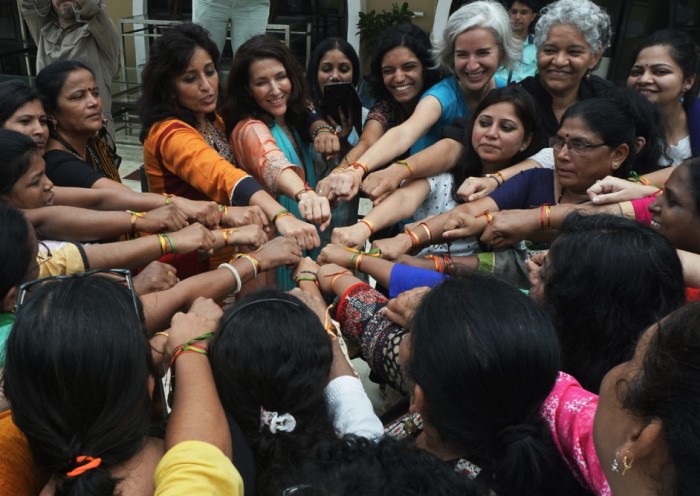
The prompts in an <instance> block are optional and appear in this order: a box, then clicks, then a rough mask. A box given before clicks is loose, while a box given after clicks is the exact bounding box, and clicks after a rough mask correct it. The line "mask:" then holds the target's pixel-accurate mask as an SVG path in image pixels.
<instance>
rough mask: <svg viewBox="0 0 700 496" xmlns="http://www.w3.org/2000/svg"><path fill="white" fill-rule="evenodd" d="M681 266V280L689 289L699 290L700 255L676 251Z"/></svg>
mask: <svg viewBox="0 0 700 496" xmlns="http://www.w3.org/2000/svg"><path fill="white" fill-rule="evenodd" d="M676 251H677V252H678V256H679V257H680V259H681V264H683V280H684V282H685V285H686V286H688V287H691V288H700V255H698V254H697V253H691V252H688V251H683V250H676Z"/></svg>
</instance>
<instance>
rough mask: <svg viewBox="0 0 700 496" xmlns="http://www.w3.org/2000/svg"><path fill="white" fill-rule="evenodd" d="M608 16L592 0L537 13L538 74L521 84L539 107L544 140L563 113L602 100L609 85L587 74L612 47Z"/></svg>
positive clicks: (565, 0) (563, 0)
mask: <svg viewBox="0 0 700 496" xmlns="http://www.w3.org/2000/svg"><path fill="white" fill-rule="evenodd" d="M611 37H612V29H611V27H610V16H608V14H607V12H605V10H603V9H602V8H600V7H599V6H598V5H596V4H595V3H593V2H591V1H590V0H559V1H558V2H555V3H553V4H551V5H549V6H548V7H546V8H545V9H543V10H542V12H541V13H540V19H539V21H538V22H537V26H536V27H535V45H536V46H537V72H538V73H537V75H535V76H531V77H529V78H526V79H524V80H522V81H521V82H520V84H521V86H522V87H523V88H525V89H526V90H527V91H528V92H530V94H531V95H532V96H534V97H535V101H537V103H538V105H539V107H540V119H541V121H542V126H543V128H544V130H545V132H546V134H547V136H554V134H555V133H556V131H557V129H558V128H559V120H560V119H561V116H562V115H563V114H564V112H565V111H566V109H568V108H569V107H570V106H571V105H573V104H574V103H576V102H577V101H579V100H585V99H587V98H593V97H600V96H605V95H604V94H605V92H606V91H607V90H609V89H610V88H611V87H612V86H613V85H612V83H610V82H608V81H606V80H604V79H602V78H600V77H598V76H594V75H593V74H591V71H592V70H593V69H595V68H596V66H597V65H598V63H599V62H600V58H601V57H602V55H603V52H604V51H605V49H606V48H608V46H609V45H610V38H611Z"/></svg>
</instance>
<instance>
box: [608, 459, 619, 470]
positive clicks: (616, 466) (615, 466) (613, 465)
mask: <svg viewBox="0 0 700 496" xmlns="http://www.w3.org/2000/svg"><path fill="white" fill-rule="evenodd" d="M610 470H612V471H613V472H619V471H620V464H619V463H617V455H615V456H613V459H612V463H611V464H610Z"/></svg>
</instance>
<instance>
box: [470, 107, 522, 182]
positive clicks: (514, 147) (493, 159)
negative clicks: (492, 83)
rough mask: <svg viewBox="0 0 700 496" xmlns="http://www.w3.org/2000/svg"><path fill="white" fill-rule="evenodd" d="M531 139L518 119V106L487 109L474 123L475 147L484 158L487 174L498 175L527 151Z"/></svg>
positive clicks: (473, 136)
mask: <svg viewBox="0 0 700 496" xmlns="http://www.w3.org/2000/svg"><path fill="white" fill-rule="evenodd" d="M530 138H531V137H530V136H528V137H526V136H525V128H524V127H523V123H522V122H521V121H520V119H519V118H518V115H517V113H516V111H515V106H514V105H513V104H512V103H510V102H499V103H495V104H493V105H490V106H488V107H486V108H485V109H484V110H483V111H482V112H481V113H480V114H479V115H478V116H477V118H476V119H475V121H474V127H473V129H472V146H473V147H474V150H476V153H477V154H478V155H479V157H481V161H482V163H483V165H484V169H485V170H490V171H497V170H500V169H502V168H503V167H505V166H507V165H508V164H509V162H510V160H511V159H512V158H513V157H514V156H515V155H516V154H517V153H518V152H520V151H522V150H524V149H525V148H527V146H528V144H529V142H530Z"/></svg>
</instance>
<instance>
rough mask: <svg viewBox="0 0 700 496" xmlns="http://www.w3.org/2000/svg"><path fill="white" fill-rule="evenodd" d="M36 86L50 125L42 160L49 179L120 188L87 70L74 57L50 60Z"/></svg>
mask: <svg viewBox="0 0 700 496" xmlns="http://www.w3.org/2000/svg"><path fill="white" fill-rule="evenodd" d="M36 88H37V90H38V91H39V94H40V96H41V99H42V102H43V104H44V108H45V109H46V112H47V115H48V120H49V124H50V126H49V127H50V130H49V131H50V139H49V141H48V143H47V144H46V153H45V158H46V165H47V168H48V174H49V177H50V178H51V180H52V181H54V183H56V184H57V185H59V186H78V187H82V188H125V187H126V186H124V185H122V184H121V178H120V177H119V171H118V170H117V169H118V167H119V162H120V161H121V158H120V157H119V156H118V155H117V154H116V149H115V145H114V142H111V139H110V138H109V137H108V134H107V129H106V128H105V127H104V124H105V122H104V119H105V118H104V115H103V114H102V99H101V98H100V90H99V88H98V87H97V83H96V82H95V74H94V72H93V71H92V69H90V68H89V67H88V66H86V65H85V64H83V63H82V62H78V61H75V60H61V61H56V62H53V63H51V64H49V65H47V66H46V67H44V68H43V69H42V70H41V71H40V72H39V74H37V77H36ZM108 142H110V144H109V145H108Z"/></svg>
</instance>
